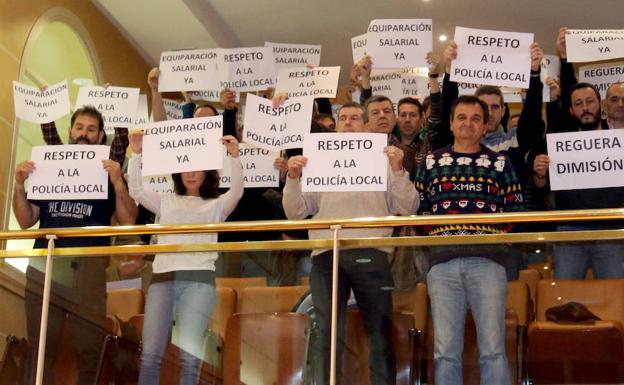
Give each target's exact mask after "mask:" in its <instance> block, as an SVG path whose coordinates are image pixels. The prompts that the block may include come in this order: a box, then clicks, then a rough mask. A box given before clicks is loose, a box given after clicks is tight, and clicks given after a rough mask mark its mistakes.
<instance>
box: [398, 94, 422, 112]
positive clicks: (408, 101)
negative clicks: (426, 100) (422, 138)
mask: <svg viewBox="0 0 624 385" xmlns="http://www.w3.org/2000/svg"><path fill="white" fill-rule="evenodd" d="M404 104H413V105H415V106H416V107H418V114H419V115H422V113H423V105H422V104H420V101H418V99H416V98H412V97H409V96H408V97H406V98H403V99H401V100H399V103H398V104H397V113H398V112H399V110H400V109H401V106H402V105H404Z"/></svg>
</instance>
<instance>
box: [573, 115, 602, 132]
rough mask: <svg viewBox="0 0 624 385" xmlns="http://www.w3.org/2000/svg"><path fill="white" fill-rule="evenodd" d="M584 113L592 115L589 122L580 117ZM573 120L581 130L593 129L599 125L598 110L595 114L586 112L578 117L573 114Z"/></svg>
mask: <svg viewBox="0 0 624 385" xmlns="http://www.w3.org/2000/svg"><path fill="white" fill-rule="evenodd" d="M585 115H590V116H591V117H593V119H592V120H591V121H590V122H583V121H582V118H583V117H584V116H585ZM574 120H576V124H577V125H578V126H579V127H580V128H581V130H582V131H591V130H594V129H596V127H598V126H599V125H600V111H598V112H597V113H595V114H592V113H591V112H586V113H584V114H583V115H581V118H580V119H579V118H578V117H576V116H575V117H574Z"/></svg>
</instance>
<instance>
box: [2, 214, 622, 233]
mask: <svg viewBox="0 0 624 385" xmlns="http://www.w3.org/2000/svg"><path fill="white" fill-rule="evenodd" d="M611 220H624V209H600V210H561V211H533V212H514V213H493V214H458V215H412V216H402V217H393V216H389V217H367V218H344V219H340V218H338V219H308V220H297V221H291V220H274V221H248V222H223V223H210V224H192V225H191V224H188V225H179V224H178V225H140V226H90V227H71V228H49V229H33V230H13V231H3V232H0V240H1V239H6V240H10V239H35V238H45V237H46V235H48V234H54V235H56V236H57V237H58V238H68V237H89V236H91V237H93V236H116V235H140V234H154V235H158V234H181V233H214V232H240V231H278V230H279V231H289V230H317V229H327V230H329V228H330V227H331V226H332V225H340V226H341V227H342V229H352V228H366V227H396V226H430V225H455V224H463V223H472V224H488V223H489V224H492V223H545V222H548V223H550V222H567V221H611Z"/></svg>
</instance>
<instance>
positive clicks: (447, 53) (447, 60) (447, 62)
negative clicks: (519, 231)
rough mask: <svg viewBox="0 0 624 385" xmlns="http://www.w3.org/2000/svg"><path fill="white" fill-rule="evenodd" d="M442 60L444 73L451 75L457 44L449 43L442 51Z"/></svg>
mask: <svg viewBox="0 0 624 385" xmlns="http://www.w3.org/2000/svg"><path fill="white" fill-rule="evenodd" d="M442 58H443V59H444V61H443V62H444V69H445V71H446V73H451V63H452V62H453V60H455V59H457V43H455V42H454V41H449V43H448V45H447V46H446V48H445V49H444V52H443V54H442Z"/></svg>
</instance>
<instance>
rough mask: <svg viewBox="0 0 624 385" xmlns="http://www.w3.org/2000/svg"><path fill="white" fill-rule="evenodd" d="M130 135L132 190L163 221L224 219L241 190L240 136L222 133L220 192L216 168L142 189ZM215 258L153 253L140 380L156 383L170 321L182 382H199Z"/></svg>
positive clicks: (177, 240)
mask: <svg viewBox="0 0 624 385" xmlns="http://www.w3.org/2000/svg"><path fill="white" fill-rule="evenodd" d="M129 139H130V146H131V147H132V151H133V153H134V154H133V155H132V157H131V158H130V163H129V166H128V174H129V183H128V185H129V190H130V196H131V197H132V198H134V199H135V200H136V201H137V202H138V203H140V204H142V205H143V206H145V207H146V208H147V209H148V210H150V211H152V212H153V213H154V214H156V216H157V217H160V223H161V224H176V223H180V224H189V223H215V222H223V221H224V220H225V219H226V218H227V216H228V215H229V214H230V213H231V212H232V211H233V210H234V208H235V207H236V205H237V204H238V201H239V199H240V197H241V196H242V195H243V171H242V166H241V163H240V158H239V156H238V141H237V140H236V138H235V137H233V136H230V135H227V136H224V137H223V138H222V139H221V142H222V143H223V144H224V145H225V147H226V149H227V151H228V153H229V154H230V156H229V157H228V158H229V159H230V161H231V162H232V178H231V187H230V189H229V190H228V191H227V192H226V193H225V194H222V195H219V192H218V187H219V175H218V173H217V172H216V171H215V170H211V171H192V172H182V173H178V174H173V175H172V178H173V181H174V191H175V192H174V193H156V192H153V191H150V190H145V189H144V188H143V179H142V175H141V162H142V157H141V152H142V143H143V133H142V132H134V133H131V134H130V135H129ZM216 241H217V234H215V233H206V234H166V235H159V236H158V243H159V244H183V243H209V242H216ZM216 259H217V253H216V252H212V251H210V252H187V253H163V254H157V255H156V257H155V259H154V263H153V270H154V277H153V278H152V283H151V284H150V286H149V289H148V292H147V303H146V305H145V318H144V321H143V337H142V341H143V347H142V351H141V371H140V375H139V385H158V384H159V383H160V367H161V364H162V359H163V355H164V352H165V348H166V347H167V343H168V341H169V340H168V338H169V334H170V331H171V328H172V325H174V324H175V326H176V333H174V335H176V336H177V338H176V339H177V341H176V340H174V343H175V344H176V345H178V347H179V348H180V349H181V353H180V360H181V362H182V370H181V373H180V384H181V385H195V384H196V383H197V377H198V373H199V365H200V359H201V357H202V356H203V341H204V332H205V330H206V327H207V325H208V320H209V318H210V314H211V312H212V308H213V306H214V303H215V300H216V291H215V261H216Z"/></svg>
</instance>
